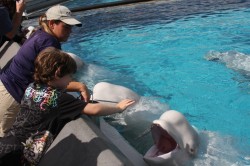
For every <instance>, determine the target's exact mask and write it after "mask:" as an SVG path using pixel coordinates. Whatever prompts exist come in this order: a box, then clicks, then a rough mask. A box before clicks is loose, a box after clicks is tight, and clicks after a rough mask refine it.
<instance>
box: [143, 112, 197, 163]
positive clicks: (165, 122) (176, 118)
mask: <svg viewBox="0 0 250 166" xmlns="http://www.w3.org/2000/svg"><path fill="white" fill-rule="evenodd" d="M151 133H152V137H153V140H154V145H153V146H152V147H151V148H150V149H149V150H148V151H147V152H146V154H145V155H144V160H145V161H146V162H147V163H148V164H149V165H150V166H156V165H174V166H180V165H189V163H191V160H192V159H193V158H194V157H195V156H196V154H197V151H198V148H199V135H198V133H197V131H196V129H194V128H193V127H192V126H191V125H190V124H189V122H188V121H187V120H186V118H185V117H184V116H183V115H182V114H181V113H180V112H177V111H175V110H169V111H166V112H165V113H163V114H162V115H161V117H160V119H158V120H154V121H153V124H152V127H151Z"/></svg>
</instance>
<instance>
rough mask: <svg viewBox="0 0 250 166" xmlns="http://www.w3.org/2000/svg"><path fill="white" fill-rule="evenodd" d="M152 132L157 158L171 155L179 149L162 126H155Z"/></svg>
mask: <svg viewBox="0 0 250 166" xmlns="http://www.w3.org/2000/svg"><path fill="white" fill-rule="evenodd" d="M151 132H152V135H153V138H154V142H155V145H156V146H157V151H155V155H156V156H159V155H162V154H166V153H169V152H171V151H173V150H174V149H175V148H176V147H177V143H176V141H175V140H174V139H173V138H172V137H171V136H170V135H169V133H168V132H167V131H166V130H164V129H163V128H162V127H161V126H160V125H157V124H155V125H153V126H152V129H151Z"/></svg>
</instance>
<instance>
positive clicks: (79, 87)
mask: <svg viewBox="0 0 250 166" xmlns="http://www.w3.org/2000/svg"><path fill="white" fill-rule="evenodd" d="M66 89H67V91H68V92H80V93H81V96H82V97H83V99H84V101H85V102H89V99H90V94H89V90H88V88H87V86H86V85H85V84H83V83H81V82H76V81H72V82H70V83H69V85H68V86H67V88H66Z"/></svg>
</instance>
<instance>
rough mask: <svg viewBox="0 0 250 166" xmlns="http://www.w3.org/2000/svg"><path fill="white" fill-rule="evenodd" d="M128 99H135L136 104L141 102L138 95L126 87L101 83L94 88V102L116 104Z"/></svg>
mask: <svg viewBox="0 0 250 166" xmlns="http://www.w3.org/2000/svg"><path fill="white" fill-rule="evenodd" d="M126 98H128V99H133V100H135V101H136V102H137V101H139V100H140V96H139V95H138V94H136V93H135V92H134V91H132V90H131V89H129V88H126V87H124V86H120V85H115V84H111V83H108V82H99V83H97V84H96V85H95V86H94V88H93V100H95V101H98V102H100V103H106V104H116V103H118V102H120V101H121V100H123V99H126Z"/></svg>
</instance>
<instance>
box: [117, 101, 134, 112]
mask: <svg viewBox="0 0 250 166" xmlns="http://www.w3.org/2000/svg"><path fill="white" fill-rule="evenodd" d="M134 102H135V101H134V100H131V99H124V100H122V101H120V102H119V103H118V104H117V105H116V106H117V107H118V108H119V109H120V110H121V111H120V112H119V113H121V112H123V111H124V110H125V109H126V108H127V107H128V106H130V105H132V104H134Z"/></svg>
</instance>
